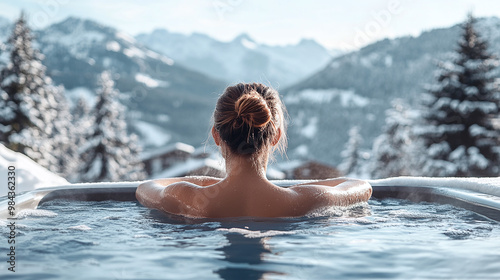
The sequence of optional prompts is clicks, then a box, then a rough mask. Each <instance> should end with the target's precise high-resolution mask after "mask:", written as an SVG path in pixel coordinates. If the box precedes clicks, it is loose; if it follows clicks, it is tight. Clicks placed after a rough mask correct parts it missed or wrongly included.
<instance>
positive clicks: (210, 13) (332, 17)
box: [0, 0, 500, 50]
mask: <svg viewBox="0 0 500 280" xmlns="http://www.w3.org/2000/svg"><path fill="white" fill-rule="evenodd" d="M21 10H24V11H25V12H26V13H27V14H28V16H29V22H30V24H31V26H32V27H33V28H34V29H38V28H43V27H45V26H47V25H50V24H52V23H55V22H59V21H61V20H63V19H65V18H67V17H68V16H77V17H81V18H89V19H93V20H96V21H98V22H100V23H103V24H105V25H109V26H112V27H115V28H117V29H119V30H122V31H125V32H127V33H129V34H131V35H136V34H139V33H142V32H151V31H152V30H154V29H156V28H165V29H167V30H169V31H171V32H180V33H185V34H190V33H193V32H199V33H205V34H208V35H210V36H211V37H214V38H216V39H219V40H222V41H230V40H231V39H233V38H234V37H236V36H238V35H239V34H241V33H247V34H248V35H250V37H252V38H253V39H254V40H255V41H257V42H259V43H264V44H269V45H286V44H295V43H297V42H299V41H300V40H301V39H303V38H306V39H314V40H316V41H317V42H319V43H320V44H322V45H324V46H325V47H327V48H330V49H340V50H353V49H358V48H360V47H362V46H364V45H367V44H369V43H372V42H374V41H377V40H380V39H382V38H386V37H389V38H394V37H400V36H406V35H413V36H417V35H419V34H420V33H421V32H422V31H426V30H430V29H434V28H440V27H449V26H451V25H454V24H457V23H459V22H462V21H464V20H465V18H466V16H467V13H468V12H470V11H471V12H472V13H473V14H474V15H475V16H477V17H489V16H498V17H500V1H495V0H418V1H416V0H342V1H338V0H304V1H302V0H301V1H295V0H175V1H174V0H167V1H165V0H164V1H158V0H141V1H132V0H106V1H103V0H71V1H70V0H38V1H35V0H2V1H1V2H0V16H3V17H7V18H8V19H11V20H14V19H16V18H17V17H18V16H19V14H20V11H21Z"/></svg>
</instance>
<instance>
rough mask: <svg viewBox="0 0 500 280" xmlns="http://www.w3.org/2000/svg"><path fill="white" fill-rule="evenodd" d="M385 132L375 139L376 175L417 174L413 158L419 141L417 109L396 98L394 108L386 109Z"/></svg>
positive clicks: (374, 167) (374, 165) (375, 176)
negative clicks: (414, 129)
mask: <svg viewBox="0 0 500 280" xmlns="http://www.w3.org/2000/svg"><path fill="white" fill-rule="evenodd" d="M386 116H387V117H386V120H385V126H384V132H383V133H382V134H381V135H380V136H378V137H377V138H376V139H375V140H374V143H373V149H372V155H373V156H372V158H373V160H372V162H371V164H370V165H371V166H370V169H371V170H370V173H371V176H372V177H373V178H387V177H395V176H403V175H415V174H414V169H413V159H414V158H415V156H416V155H417V153H414V151H415V147H418V145H415V143H414V141H416V139H414V137H413V135H412V131H411V128H412V125H413V124H414V122H415V119H416V118H417V116H416V112H415V111H414V110H411V109H410V108H408V106H407V105H405V104H404V103H403V102H402V101H401V100H398V99H397V100H394V101H393V103H392V108H391V109H388V110H387V111H386Z"/></svg>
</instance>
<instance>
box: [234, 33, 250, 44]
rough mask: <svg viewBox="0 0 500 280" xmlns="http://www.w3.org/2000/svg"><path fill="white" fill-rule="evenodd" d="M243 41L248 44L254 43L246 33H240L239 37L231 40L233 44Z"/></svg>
mask: <svg viewBox="0 0 500 280" xmlns="http://www.w3.org/2000/svg"><path fill="white" fill-rule="evenodd" d="M243 40H246V41H248V42H252V43H255V40H254V39H252V37H250V35H248V34H247V33H241V34H240V35H238V36H236V37H235V38H234V39H233V42H242V41H243Z"/></svg>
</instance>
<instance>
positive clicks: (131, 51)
mask: <svg viewBox="0 0 500 280" xmlns="http://www.w3.org/2000/svg"><path fill="white" fill-rule="evenodd" d="M123 53H124V54H125V55H126V56H128V57H139V58H144V57H145V56H146V54H145V53H144V52H143V51H142V50H140V49H138V48H136V47H129V48H127V49H124V50H123Z"/></svg>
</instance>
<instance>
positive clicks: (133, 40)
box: [115, 32, 136, 44]
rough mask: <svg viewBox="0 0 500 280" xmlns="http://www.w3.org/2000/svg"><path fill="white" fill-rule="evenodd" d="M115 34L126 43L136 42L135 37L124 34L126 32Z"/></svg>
mask: <svg viewBox="0 0 500 280" xmlns="http://www.w3.org/2000/svg"><path fill="white" fill-rule="evenodd" d="M115 36H116V37H117V38H120V39H122V40H124V41H125V42H127V43H130V44H135V43H136V41H135V39H134V38H133V37H131V36H130V35H128V34H126V33H123V32H116V33H115Z"/></svg>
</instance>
